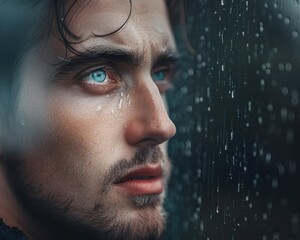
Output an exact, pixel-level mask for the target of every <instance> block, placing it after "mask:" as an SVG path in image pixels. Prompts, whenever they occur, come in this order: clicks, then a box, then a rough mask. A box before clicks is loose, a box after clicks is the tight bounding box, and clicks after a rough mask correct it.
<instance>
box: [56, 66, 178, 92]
mask: <svg viewBox="0 0 300 240" xmlns="http://www.w3.org/2000/svg"><path fill="white" fill-rule="evenodd" d="M100 69H102V70H104V71H105V72H106V74H107V76H106V77H107V78H109V79H108V80H107V81H105V82H103V83H95V84H91V83H87V81H86V79H87V78H88V77H89V76H90V75H91V74H92V73H93V72H95V71H97V70H100ZM74 70H75V69H68V70H67V71H66V72H64V73H63V74H62V75H65V74H67V75H68V72H73V71H74ZM174 70H176V68H175V66H174V65H173V64H166V65H161V66H154V67H153V70H152V71H151V77H152V79H153V74H155V73H157V72H159V71H163V72H164V73H165V77H164V79H163V80H161V81H160V80H155V79H153V81H154V82H155V83H156V85H157V87H158V89H159V91H160V92H161V93H162V94H163V93H165V92H166V91H168V90H170V89H172V87H173V85H172V78H173V76H174V75H175V74H176V71H174ZM72 82H73V83H74V84H77V85H80V86H81V87H83V88H85V89H86V90H88V91H89V92H91V93H94V94H106V93H107V92H110V91H112V90H115V89H116V88H117V87H119V86H120V84H121V82H122V81H121V80H120V77H119V74H118V72H117V71H116V69H115V66H113V65H112V64H111V63H102V64H99V63H98V64H97V65H94V66H92V67H86V68H85V69H83V70H82V71H80V72H79V73H77V74H76V75H75V76H74V77H72Z"/></svg>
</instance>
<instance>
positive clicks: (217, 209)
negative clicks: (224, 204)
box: [216, 205, 220, 213]
mask: <svg viewBox="0 0 300 240" xmlns="http://www.w3.org/2000/svg"><path fill="white" fill-rule="evenodd" d="M219 212H220V209H219V205H217V206H216V213H219Z"/></svg>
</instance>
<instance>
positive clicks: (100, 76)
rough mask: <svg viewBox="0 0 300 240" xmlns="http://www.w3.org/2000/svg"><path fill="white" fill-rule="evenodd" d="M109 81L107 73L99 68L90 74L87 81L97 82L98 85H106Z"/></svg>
mask: <svg viewBox="0 0 300 240" xmlns="http://www.w3.org/2000/svg"><path fill="white" fill-rule="evenodd" d="M106 79H107V73H106V71H105V70H103V69H101V68H99V69H97V70H95V71H93V72H92V73H90V74H89V75H88V76H87V78H86V80H89V81H92V82H96V83H104V82H105V81H106Z"/></svg>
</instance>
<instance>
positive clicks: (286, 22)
mask: <svg viewBox="0 0 300 240" xmlns="http://www.w3.org/2000/svg"><path fill="white" fill-rule="evenodd" d="M290 22H291V19H290V18H289V17H286V18H285V19H284V23H285V24H286V25H288V24H290Z"/></svg>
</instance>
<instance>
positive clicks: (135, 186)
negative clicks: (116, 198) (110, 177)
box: [116, 178, 164, 196]
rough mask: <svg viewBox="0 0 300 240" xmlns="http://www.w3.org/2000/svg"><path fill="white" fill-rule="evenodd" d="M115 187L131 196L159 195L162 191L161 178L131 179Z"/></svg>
mask: <svg viewBox="0 0 300 240" xmlns="http://www.w3.org/2000/svg"><path fill="white" fill-rule="evenodd" d="M116 186H117V187H119V188H121V189H123V190H125V191H126V192H127V193H129V194H130V195H133V196H138V195H150V194H161V193H162V192H163V189H164V186H163V182H162V179H161V178H151V179H131V180H127V181H125V182H121V183H118V184H116Z"/></svg>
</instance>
